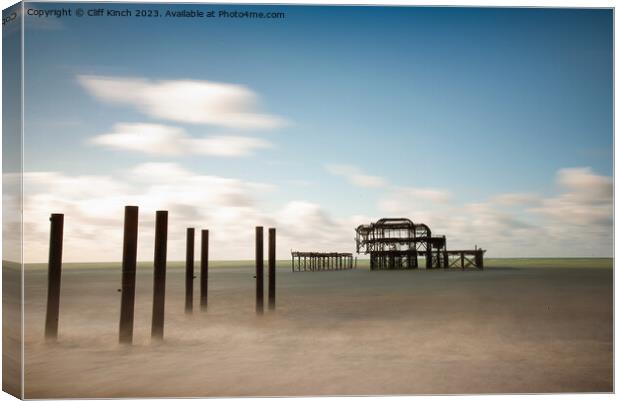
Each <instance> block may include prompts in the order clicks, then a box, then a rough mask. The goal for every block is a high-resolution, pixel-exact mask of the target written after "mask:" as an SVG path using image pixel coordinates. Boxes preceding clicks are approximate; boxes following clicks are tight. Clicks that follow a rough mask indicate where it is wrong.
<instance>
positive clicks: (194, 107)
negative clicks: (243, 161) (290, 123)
mask: <svg viewBox="0 0 620 401" xmlns="http://www.w3.org/2000/svg"><path fill="white" fill-rule="evenodd" d="M77 80H78V82H79V84H80V85H81V86H82V87H84V88H85V89H86V90H87V91H88V92H89V93H90V94H92V95H93V96H95V97H96V98H98V99H100V100H102V101H106V102H110V103H115V104H122V105H129V106H132V107H134V108H136V109H137V110H139V111H140V112H141V113H144V114H146V115H148V116H150V117H152V118H157V119H163V120H170V121H175V122H179V123H188V124H208V125H213V126H217V127H223V128H233V129H253V130H255V129H274V128H278V127H280V126H282V125H284V124H285V120H284V119H283V118H281V117H278V116H274V115H270V114H266V113H262V112H260V111H259V107H258V105H259V96H258V95H257V94H256V93H255V92H253V91H252V90H251V89H249V88H247V87H245V86H243V85H236V84H230V83H222V82H213V81H205V80H159V81H158V80H148V79H145V78H129V77H113V76H96V75H79V76H78V77H77Z"/></svg>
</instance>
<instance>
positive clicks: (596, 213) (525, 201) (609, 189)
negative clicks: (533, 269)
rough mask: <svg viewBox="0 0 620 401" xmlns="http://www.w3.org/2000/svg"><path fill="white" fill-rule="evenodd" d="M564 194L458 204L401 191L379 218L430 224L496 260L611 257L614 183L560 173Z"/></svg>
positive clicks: (453, 242) (454, 244) (581, 172)
mask: <svg viewBox="0 0 620 401" xmlns="http://www.w3.org/2000/svg"><path fill="white" fill-rule="evenodd" d="M555 184H556V185H557V188H558V190H559V193H558V194H556V195H553V196H547V197H545V196H542V195H539V194H535V193H505V194H498V195H495V196H493V197H491V198H490V199H489V200H479V201H476V202H469V203H464V204H463V203H459V202H458V201H457V200H456V199H452V198H451V197H450V196H449V195H450V193H449V192H447V191H441V190H436V191H420V190H419V189H412V190H396V191H391V192H388V193H387V194H386V195H385V196H384V197H383V198H382V199H381V200H380V201H379V204H378V210H379V211H380V213H382V214H385V215H390V216H404V217H409V218H411V219H412V220H414V221H416V222H421V223H426V224H428V225H430V226H431V229H432V230H433V232H434V233H436V234H445V235H447V237H448V246H449V248H452V249H454V248H460V247H466V248H468V247H471V246H473V245H474V244H478V245H481V246H483V247H485V248H488V249H489V250H490V252H491V253H490V255H494V256H558V255H559V256H610V255H611V254H612V250H613V247H612V226H613V183H612V180H611V177H606V176H602V175H599V174H596V173H594V172H593V171H592V169H590V168H583V167H582V168H566V169H560V170H558V172H557V174H556V176H555Z"/></svg>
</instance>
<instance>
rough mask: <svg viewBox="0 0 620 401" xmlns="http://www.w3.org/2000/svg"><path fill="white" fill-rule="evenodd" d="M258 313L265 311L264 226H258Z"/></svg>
mask: <svg viewBox="0 0 620 401" xmlns="http://www.w3.org/2000/svg"><path fill="white" fill-rule="evenodd" d="M256 313H257V314H259V315H260V314H262V313H263V227H256Z"/></svg>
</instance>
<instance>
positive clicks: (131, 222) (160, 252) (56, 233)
mask: <svg viewBox="0 0 620 401" xmlns="http://www.w3.org/2000/svg"><path fill="white" fill-rule="evenodd" d="M50 221H51V227H50V249H49V260H48V287H47V310H46V315H45V337H46V339H48V340H56V339H57V338H58V319H59V311H60V279H61V271H62V248H63V226H64V215H63V214H57V213H54V214H52V215H51V217H50ZM167 243H168V212H167V211H165V210H158V211H157V212H156V215H155V254H154V263H153V315H152V324H151V338H153V339H156V340H161V339H163V336H164V306H165V293H166V256H167ZM137 249H138V206H125V221H124V230H123V261H122V280H121V281H122V285H121V314H120V325H119V342H120V343H121V344H131V343H132V341H133V326H134V324H133V322H134V304H135V292H136V264H137ZM255 262H256V263H255V264H256V313H257V314H259V315H261V314H263V310H264V307H263V303H264V302H263V292H264V291H263V227H256V261H255ZM268 272H269V283H268V292H269V301H268V308H269V309H270V310H275V307H276V229H275V228H269V246H268ZM208 284H209V230H201V251H200V309H201V310H202V311H206V309H207V301H208V286H209V285H208ZM193 299H194V228H188V229H187V246H186V254H185V313H188V314H189V313H192V312H193Z"/></svg>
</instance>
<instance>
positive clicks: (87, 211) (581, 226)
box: [3, 163, 613, 262]
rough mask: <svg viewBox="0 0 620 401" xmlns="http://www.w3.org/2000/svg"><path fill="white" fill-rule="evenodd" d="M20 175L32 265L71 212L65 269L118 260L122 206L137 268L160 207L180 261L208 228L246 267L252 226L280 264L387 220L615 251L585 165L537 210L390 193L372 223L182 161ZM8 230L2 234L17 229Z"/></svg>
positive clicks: (602, 181) (494, 240)
mask: <svg viewBox="0 0 620 401" xmlns="http://www.w3.org/2000/svg"><path fill="white" fill-rule="evenodd" d="M18 178H19V177H18V176H17V175H15V174H13V175H12V174H4V175H3V179H4V182H5V185H9V184H12V185H16V184H18V182H19V180H18ZM23 179H24V228H25V232H24V235H25V238H24V240H25V242H24V245H25V247H24V249H25V255H24V257H25V259H26V261H28V262H32V261H39V262H41V261H45V260H46V258H47V252H48V249H47V247H48V241H49V215H50V213H65V247H64V255H65V260H66V261H68V262H70V261H85V260H89V261H119V260H120V258H121V251H122V224H123V207H124V206H125V205H138V206H139V207H140V231H139V251H138V257H139V259H140V260H151V258H152V251H153V249H152V247H153V232H154V230H153V225H154V216H155V211H156V210H168V211H169V213H170V216H169V224H170V226H169V244H168V245H169V260H182V259H183V257H184V249H185V248H184V247H185V243H184V241H185V228H186V227H196V229H201V228H209V229H210V230H211V233H210V235H211V241H212V247H211V251H212V258H213V259H214V260H215V259H251V258H252V257H253V254H254V249H253V246H254V245H253V236H254V227H255V226H257V225H263V226H265V227H266V228H267V227H276V228H277V229H278V257H279V258H284V259H288V257H290V254H289V251H290V250H291V249H296V250H316V251H352V250H353V248H354V236H355V233H354V229H355V227H357V226H358V225H359V224H361V223H369V222H371V221H375V220H376V219H377V218H380V217H390V216H398V217H401V216H402V217H408V218H410V219H412V220H413V221H415V222H418V223H426V224H428V225H429V226H430V227H431V229H432V230H433V233H434V234H445V235H446V236H447V239H448V247H449V249H459V248H471V247H473V245H474V244H476V245H478V246H481V247H484V248H485V249H488V250H489V253H488V256H610V255H611V254H612V252H613V251H612V250H613V247H612V221H613V220H612V219H613V211H612V197H611V194H612V193H613V187H612V181H611V178H610V177H605V176H601V175H597V174H595V173H594V172H592V171H591V170H590V169H564V170H560V171H558V174H557V176H556V182H557V184H558V186H559V188H560V192H559V193H558V194H557V195H554V196H551V197H542V196H541V197H540V199H539V203H537V204H536V205H535V206H534V207H531V206H528V205H525V204H523V205H521V206H519V205H515V204H510V205H506V204H505V203H502V202H501V201H500V202H498V201H497V199H503V198H502V195H501V194H500V195H498V197H492V198H490V200H488V201H484V200H482V201H480V202H473V203H466V204H459V203H458V202H457V201H456V200H455V199H451V198H449V197H447V195H446V194H449V193H448V192H446V191H441V190H439V189H435V190H433V191H427V190H424V191H417V190H413V191H411V194H413V195H418V197H417V198H414V197H411V198H403V197H402V196H399V193H398V191H393V192H390V193H389V194H387V195H386V197H385V199H383V201H389V202H388V203H387V204H388V205H389V208H388V209H382V210H380V213H379V215H376V216H333V215H330V213H329V212H328V211H327V210H326V208H325V206H326V205H319V204H316V203H312V202H308V201H305V200H294V201H283V202H281V203H279V204H277V205H271V206H270V207H267V203H266V202H265V201H264V197H265V194H270V193H272V192H273V191H277V188H274V187H273V186H270V185H267V184H264V183H255V182H248V181H244V180H239V179H233V178H226V177H219V176H214V175H205V174H197V173H195V172H192V171H190V170H187V169H185V168H183V167H181V166H179V165H178V164H175V163H144V164H140V165H137V166H135V167H134V168H132V169H129V170H128V172H127V171H124V172H123V176H122V178H121V177H115V176H112V175H110V176H103V175H70V174H62V173H55V172H29V173H25V174H24V176H23ZM408 189H409V190H412V188H408ZM12 194H13V195H17V196H18V195H19V192H18V191H12V192H11V191H9V192H6V193H4V194H3V202H4V204H6V205H13V204H16V203H14V202H15V201H16V200H15V199H11V195H12ZM505 195H509V194H505ZM390 196H392V198H390ZM508 198H510V197H508ZM436 199H443V200H444V201H443V202H437V201H434V200H436ZM380 205H381V203H380ZM327 206H328V205H327ZM384 206H385V204H384ZM3 229H5V235H6V233H7V231H6V230H8V229H10V227H9V226H6V225H5V227H3Z"/></svg>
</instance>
